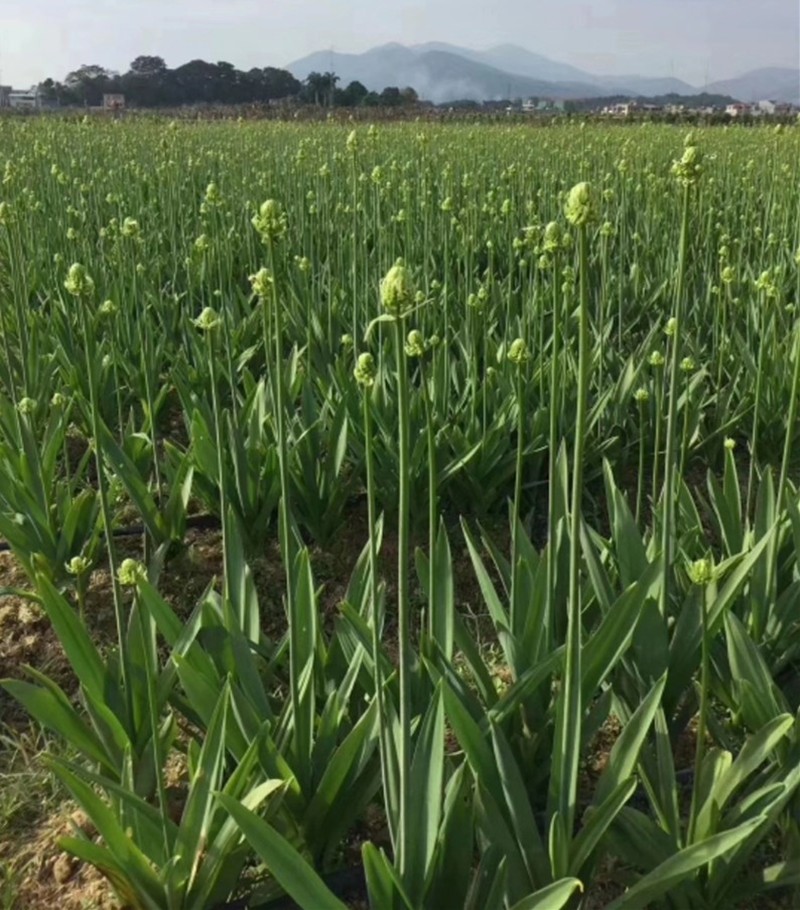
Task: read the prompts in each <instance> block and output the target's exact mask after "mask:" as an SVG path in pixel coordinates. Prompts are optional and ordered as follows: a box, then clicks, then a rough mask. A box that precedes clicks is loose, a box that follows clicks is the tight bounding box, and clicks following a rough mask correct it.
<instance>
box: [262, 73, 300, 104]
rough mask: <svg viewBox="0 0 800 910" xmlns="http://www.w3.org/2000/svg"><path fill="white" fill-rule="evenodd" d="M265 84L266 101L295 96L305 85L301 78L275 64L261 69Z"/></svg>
mask: <svg viewBox="0 0 800 910" xmlns="http://www.w3.org/2000/svg"><path fill="white" fill-rule="evenodd" d="M261 73H262V79H263V85H264V88H265V90H266V98H265V100H266V101H277V100H279V99H281V98H293V97H294V96H295V95H298V94H299V93H300V89H301V88H302V87H303V86H302V84H301V82H300V80H299V79H295V77H294V76H293V75H292V74H291V73H290V72H289V71H288V70H282V69H278V68H277V67H275V66H267V67H264V69H262V70H261Z"/></svg>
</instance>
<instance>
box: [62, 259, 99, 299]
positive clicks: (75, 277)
mask: <svg viewBox="0 0 800 910" xmlns="http://www.w3.org/2000/svg"><path fill="white" fill-rule="evenodd" d="M64 287H65V288H66V289H67V291H68V292H69V293H70V294H72V296H73V297H91V296H92V294H93V293H94V281H92V279H91V276H90V275H89V273H88V272H87V271H86V269H85V268H84V266H82V265H81V264H80V263H79V262H75V263H73V264H72V265H71V266H70V267H69V272H68V273H67V278H66V281H65V282H64Z"/></svg>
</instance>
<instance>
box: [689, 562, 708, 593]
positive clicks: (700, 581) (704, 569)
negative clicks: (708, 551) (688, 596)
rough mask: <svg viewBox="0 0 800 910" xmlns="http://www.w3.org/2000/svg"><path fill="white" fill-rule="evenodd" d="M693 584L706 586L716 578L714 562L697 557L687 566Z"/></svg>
mask: <svg viewBox="0 0 800 910" xmlns="http://www.w3.org/2000/svg"><path fill="white" fill-rule="evenodd" d="M687 572H688V574H689V579H690V580H691V582H692V584H694V585H699V586H700V587H706V585H709V584H711V582H712V581H713V579H714V564H713V562H712V561H711V560H710V559H696V560H695V561H694V562H691V563H689V565H688V567H687Z"/></svg>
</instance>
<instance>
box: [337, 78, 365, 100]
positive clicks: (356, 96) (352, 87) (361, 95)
mask: <svg viewBox="0 0 800 910" xmlns="http://www.w3.org/2000/svg"><path fill="white" fill-rule="evenodd" d="M368 94H369V92H368V91H367V88H366V86H364V85H362V84H361V83H360V82H358V81H357V80H356V81H354V82H351V83H350V84H349V85H348V86H347V88H344V89H337V91H336V96H335V100H336V103H337V104H340V105H342V106H343V107H357V106H358V105H359V104H361V102H362V101H363V100H364V99H365V98H366V97H367V95H368Z"/></svg>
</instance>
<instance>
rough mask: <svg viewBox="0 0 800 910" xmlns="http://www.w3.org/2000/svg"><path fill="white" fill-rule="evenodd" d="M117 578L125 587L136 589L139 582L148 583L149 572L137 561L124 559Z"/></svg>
mask: <svg viewBox="0 0 800 910" xmlns="http://www.w3.org/2000/svg"><path fill="white" fill-rule="evenodd" d="M117 578H118V579H119V583H120V584H121V585H122V586H123V587H126V588H134V587H136V585H138V584H139V582H142V581H147V570H146V569H145V567H144V566H143V565H142V564H141V563H140V562H138V561H137V560H135V559H123V560H122V563H121V565H120V567H119V570H118V571H117Z"/></svg>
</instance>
